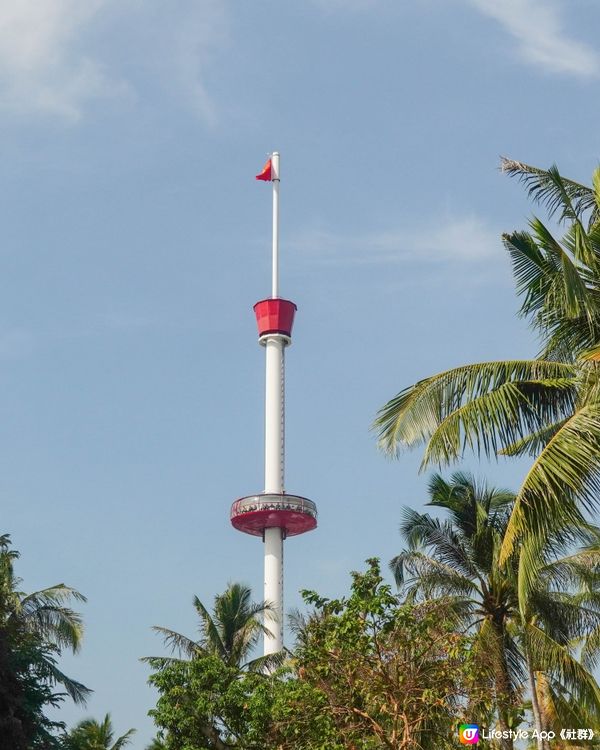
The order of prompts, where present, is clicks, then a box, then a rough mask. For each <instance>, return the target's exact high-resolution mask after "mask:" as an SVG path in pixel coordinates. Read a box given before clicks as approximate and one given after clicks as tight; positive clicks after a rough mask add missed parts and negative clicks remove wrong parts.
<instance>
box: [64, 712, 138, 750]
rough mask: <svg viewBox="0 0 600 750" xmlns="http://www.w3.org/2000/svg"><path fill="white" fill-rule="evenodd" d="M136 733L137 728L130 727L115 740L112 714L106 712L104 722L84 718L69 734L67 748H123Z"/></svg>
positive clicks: (112, 749)
mask: <svg viewBox="0 0 600 750" xmlns="http://www.w3.org/2000/svg"><path fill="white" fill-rule="evenodd" d="M134 733H135V729H129V730H128V731H127V732H125V734H123V735H122V736H121V737H119V738H117V739H116V740H115V738H114V736H115V731H114V728H113V725H112V722H111V719H110V714H106V716H105V717H104V721H102V722H98V721H96V719H84V720H83V721H80V722H79V724H77V726H76V727H74V728H73V729H72V730H71V731H70V732H69V734H68V735H67V738H66V740H65V750H122V748H124V747H125V746H126V745H128V744H129V743H130V742H131V738H132V736H133V734H134Z"/></svg>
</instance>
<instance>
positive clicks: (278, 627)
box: [230, 151, 317, 656]
mask: <svg viewBox="0 0 600 750" xmlns="http://www.w3.org/2000/svg"><path fill="white" fill-rule="evenodd" d="M256 179H257V180H264V181H267V182H272V183H273V273H272V285H271V296H270V297H268V298H267V299H263V300H260V301H259V302H257V303H256V304H255V305H254V313H255V315H256V323H257V325H258V343H259V344H260V345H261V346H263V347H264V349H265V358H266V390H265V489H264V492H261V493H259V494H256V495H248V496H247V497H241V498H240V499H239V500H236V501H235V502H234V503H233V505H232V506H231V516H230V517H231V523H232V525H233V526H234V527H235V528H236V529H237V530H238V531H243V532H244V533H245V534H252V535H254V536H258V537H261V538H262V540H263V543H264V557H265V588H264V600H265V602H269V603H270V604H271V605H272V607H273V609H274V613H275V616H276V617H275V620H274V621H272V622H269V623H268V629H269V631H270V632H271V635H266V634H265V636H264V654H265V656H266V655H268V654H272V653H275V652H277V651H281V649H282V648H283V542H284V540H285V539H286V538H287V537H289V536H296V535H297V534H304V533H305V532H306V531H311V530H312V529H314V528H315V527H316V525H317V506H316V505H315V503H313V501H312V500H308V499H307V498H305V497H301V496H300V495H291V494H289V493H287V492H286V491H285V481H284V480H285V349H286V347H288V346H289V345H290V344H291V342H292V326H293V323H294V315H295V313H296V309H297V308H296V305H295V304H294V303H293V302H290V301H289V300H287V299H283V298H281V297H280V296H279V153H278V152H276V151H275V152H274V153H273V154H271V157H270V159H269V160H268V161H267V163H266V164H265V167H264V169H263V171H262V172H261V173H260V174H258V175H256Z"/></svg>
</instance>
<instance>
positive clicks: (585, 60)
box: [469, 0, 600, 77]
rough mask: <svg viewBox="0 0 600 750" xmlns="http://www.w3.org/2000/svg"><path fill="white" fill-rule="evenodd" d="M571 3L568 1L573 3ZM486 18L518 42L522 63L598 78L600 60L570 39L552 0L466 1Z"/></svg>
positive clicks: (558, 5)
mask: <svg viewBox="0 0 600 750" xmlns="http://www.w3.org/2000/svg"><path fill="white" fill-rule="evenodd" d="M573 2H574V0H571V3H573ZM469 3H470V4H471V5H472V6H474V7H475V8H477V9H478V10H479V11H481V12H482V13H484V14H485V15H486V16H489V17H490V18H493V19H494V20H496V21H498V22H499V23H500V24H501V25H502V26H503V27H504V29H505V30H506V31H507V32H508V33H509V34H510V35H511V36H512V37H513V38H514V39H515V41H516V42H517V50H518V53H519V55H520V56H521V58H522V59H523V60H525V61H526V62H528V63H531V64H533V65H536V66H538V67H541V68H543V69H545V70H547V71H549V72H552V73H567V74H571V75H575V76H580V77H592V76H597V75H598V73H599V72H600V58H599V56H598V54H597V53H596V52H595V51H594V50H593V49H592V48H591V47H589V46H588V45H586V44H584V43H583V42H579V41H577V40H575V39H572V38H570V37H569V36H568V35H567V33H566V32H565V29H564V24H563V20H562V13H561V10H562V9H563V8H564V9H565V10H567V9H568V7H569V6H568V5H567V4H562V5H561V4H559V3H558V2H555V0H469Z"/></svg>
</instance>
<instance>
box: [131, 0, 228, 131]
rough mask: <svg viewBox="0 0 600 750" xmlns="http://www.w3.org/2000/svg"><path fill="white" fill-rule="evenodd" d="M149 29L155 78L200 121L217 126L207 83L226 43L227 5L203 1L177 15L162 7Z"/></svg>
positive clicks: (214, 103)
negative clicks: (155, 60)
mask: <svg viewBox="0 0 600 750" xmlns="http://www.w3.org/2000/svg"><path fill="white" fill-rule="evenodd" d="M142 11H143V6H142ZM152 27H153V32H152V34H151V46H152V55H153V57H154V58H156V59H158V61H159V68H158V69H157V70H156V72H157V75H158V76H159V77H160V78H161V79H162V81H163V84H164V85H165V86H168V87H169V90H170V91H171V92H174V93H175V94H176V96H177V97H178V98H179V99H180V101H182V102H184V103H185V105H186V106H187V107H188V108H189V109H190V110H192V111H193V112H195V113H196V114H197V115H198V117H199V118H200V119H201V120H203V121H204V122H205V123H206V124H207V125H209V126H215V125H217V123H218V121H219V116H220V112H219V107H218V104H217V101H216V99H215V97H214V96H213V95H212V93H211V90H210V85H209V84H208V83H207V79H208V78H209V71H210V69H211V66H212V65H213V63H214V61H215V59H216V58H217V57H218V55H219V54H220V53H221V52H222V51H223V50H224V49H225V48H227V47H228V45H229V43H230V18H229V10H228V3H226V2H223V0H203V2H201V3H197V4H191V5H190V6H189V7H187V8H186V11H185V13H180V14H173V13H171V11H170V9H169V8H168V7H166V8H165V9H163V10H161V12H160V14H158V15H157V16H155V17H154V19H153V23H152ZM147 41H149V40H147Z"/></svg>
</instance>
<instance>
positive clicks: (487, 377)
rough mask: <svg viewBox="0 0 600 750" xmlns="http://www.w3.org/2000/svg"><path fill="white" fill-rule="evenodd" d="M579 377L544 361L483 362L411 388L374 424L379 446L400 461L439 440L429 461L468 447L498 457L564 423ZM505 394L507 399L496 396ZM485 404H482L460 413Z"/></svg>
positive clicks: (565, 365) (561, 365)
mask: <svg viewBox="0 0 600 750" xmlns="http://www.w3.org/2000/svg"><path fill="white" fill-rule="evenodd" d="M576 374H577V369H576V368H575V367H574V366H573V365H570V364H568V363H561V362H552V361H544V360H516V361H504V362H483V363H479V364H474V365H465V366H462V367H457V368H454V369H452V370H447V371H445V372H442V373H440V374H438V375H434V376H432V377H429V378H426V379H424V380H421V381H419V382H418V383H416V384H415V385H413V386H410V387H409V388H406V389H405V390H403V391H401V392H400V393H399V394H398V395H397V396H396V397H395V398H393V399H392V400H391V401H389V402H388V403H387V404H385V406H383V408H382V409H381V410H380V411H379V413H378V415H377V418H376V421H375V423H374V429H375V430H376V431H377V432H378V437H379V445H380V447H381V448H382V449H383V450H384V451H385V452H387V453H389V454H393V455H395V454H397V453H398V452H399V451H400V450H401V449H402V448H403V447H412V446H415V445H418V444H420V443H427V442H428V441H430V440H431V439H432V437H433V436H434V435H435V442H436V445H435V447H434V448H431V449H430V450H429V452H428V460H431V459H432V458H436V459H441V460H444V459H445V460H453V459H455V458H457V457H458V456H459V455H460V452H461V450H462V448H463V446H465V445H470V446H472V447H474V449H475V450H477V451H481V452H484V453H487V452H493V453H495V452H496V451H497V450H499V449H501V448H503V447H505V446H506V445H511V444H513V443H514V442H515V441H516V440H519V439H522V438H524V437H525V436H527V435H529V434H530V433H531V432H533V431H535V430H537V429H540V427H542V426H543V424H544V423H545V422H546V421H557V420H559V419H561V418H563V417H564V416H565V414H566V413H568V410H569V407H570V405H571V404H572V402H573V399H574V387H573V386H571V385H569V382H570V380H571V379H573V378H574V377H575V376H576ZM507 385H508V386H509V387H508V388H503V386H507ZM499 389H502V390H501V391H500V394H497V393H495V392H496V391H498V390H499ZM490 394H491V395H490ZM486 397H487V398H486ZM479 399H482V401H481V403H480V404H476V405H474V406H471V407H470V408H466V409H465V411H463V412H460V411H459V410H460V409H461V407H462V406H463V405H465V406H466V407H469V404H471V403H473V402H477V401H478V400H479ZM538 409H539V411H538ZM457 411H458V412H459V413H458V415H455V412H457ZM447 419H448V422H446V420H447ZM515 420H516V421H515ZM442 425H443V427H442ZM440 428H441V429H440ZM461 430H462V431H463V432H461ZM426 462H427V461H426V460H425V459H424V463H426Z"/></svg>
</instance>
